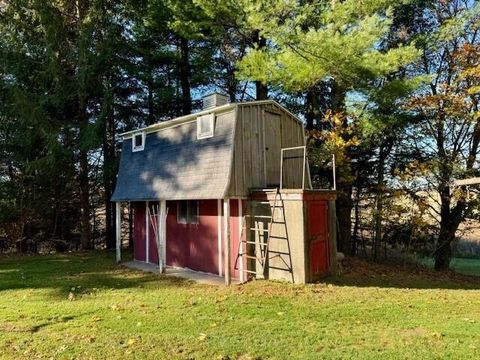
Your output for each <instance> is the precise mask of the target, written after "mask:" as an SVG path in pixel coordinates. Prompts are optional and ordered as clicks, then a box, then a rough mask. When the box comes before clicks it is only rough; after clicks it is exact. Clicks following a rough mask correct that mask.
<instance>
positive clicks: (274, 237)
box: [270, 235, 288, 241]
mask: <svg viewBox="0 0 480 360" xmlns="http://www.w3.org/2000/svg"><path fill="white" fill-rule="evenodd" d="M270 239H279V240H287V241H288V238H287V237H285V236H275V235H270Z"/></svg>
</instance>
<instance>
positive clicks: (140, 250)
mask: <svg viewBox="0 0 480 360" xmlns="http://www.w3.org/2000/svg"><path fill="white" fill-rule="evenodd" d="M132 207H133V211H134V216H133V242H134V245H133V249H134V258H135V260H139V261H145V260H146V259H145V248H146V247H145V203H144V202H134V203H132Z"/></svg>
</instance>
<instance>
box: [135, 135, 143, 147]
mask: <svg viewBox="0 0 480 360" xmlns="http://www.w3.org/2000/svg"><path fill="white" fill-rule="evenodd" d="M142 143H143V136H142V134H138V135H135V147H141V146H142V145H143V144H142Z"/></svg>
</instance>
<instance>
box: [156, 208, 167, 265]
mask: <svg viewBox="0 0 480 360" xmlns="http://www.w3.org/2000/svg"><path fill="white" fill-rule="evenodd" d="M166 235H167V202H166V201H165V200H160V206H159V211H158V235H157V237H158V239H157V249H158V269H159V271H160V274H162V273H163V272H164V270H165V249H166V248H165V242H166V241H165V240H166V237H167V236H166Z"/></svg>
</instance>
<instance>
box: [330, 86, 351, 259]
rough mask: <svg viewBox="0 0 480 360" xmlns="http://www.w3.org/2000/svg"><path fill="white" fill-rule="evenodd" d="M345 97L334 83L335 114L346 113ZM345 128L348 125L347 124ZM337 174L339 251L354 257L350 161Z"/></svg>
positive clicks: (333, 108) (332, 97)
mask: <svg viewBox="0 0 480 360" xmlns="http://www.w3.org/2000/svg"><path fill="white" fill-rule="evenodd" d="M345 96H346V90H345V89H344V88H343V87H341V86H339V85H338V84H337V83H336V82H335V81H334V82H333V84H332V90H331V106H332V111H333V112H334V113H344V112H345ZM345 121H346V120H345ZM344 126H347V124H346V123H345V124H344ZM344 136H349V135H347V134H345V135H344ZM347 140H348V139H347ZM345 152H347V154H346V158H347V159H351V155H349V154H348V149H345ZM337 174H338V175H339V177H338V183H337V221H338V227H339V229H338V237H337V238H338V249H340V250H341V251H342V252H343V253H344V254H346V255H353V254H354V253H355V249H354V248H353V243H352V209H353V201H352V193H353V184H352V179H351V178H352V176H351V175H352V168H351V164H350V161H347V162H344V164H343V168H339V169H338V171H337Z"/></svg>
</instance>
